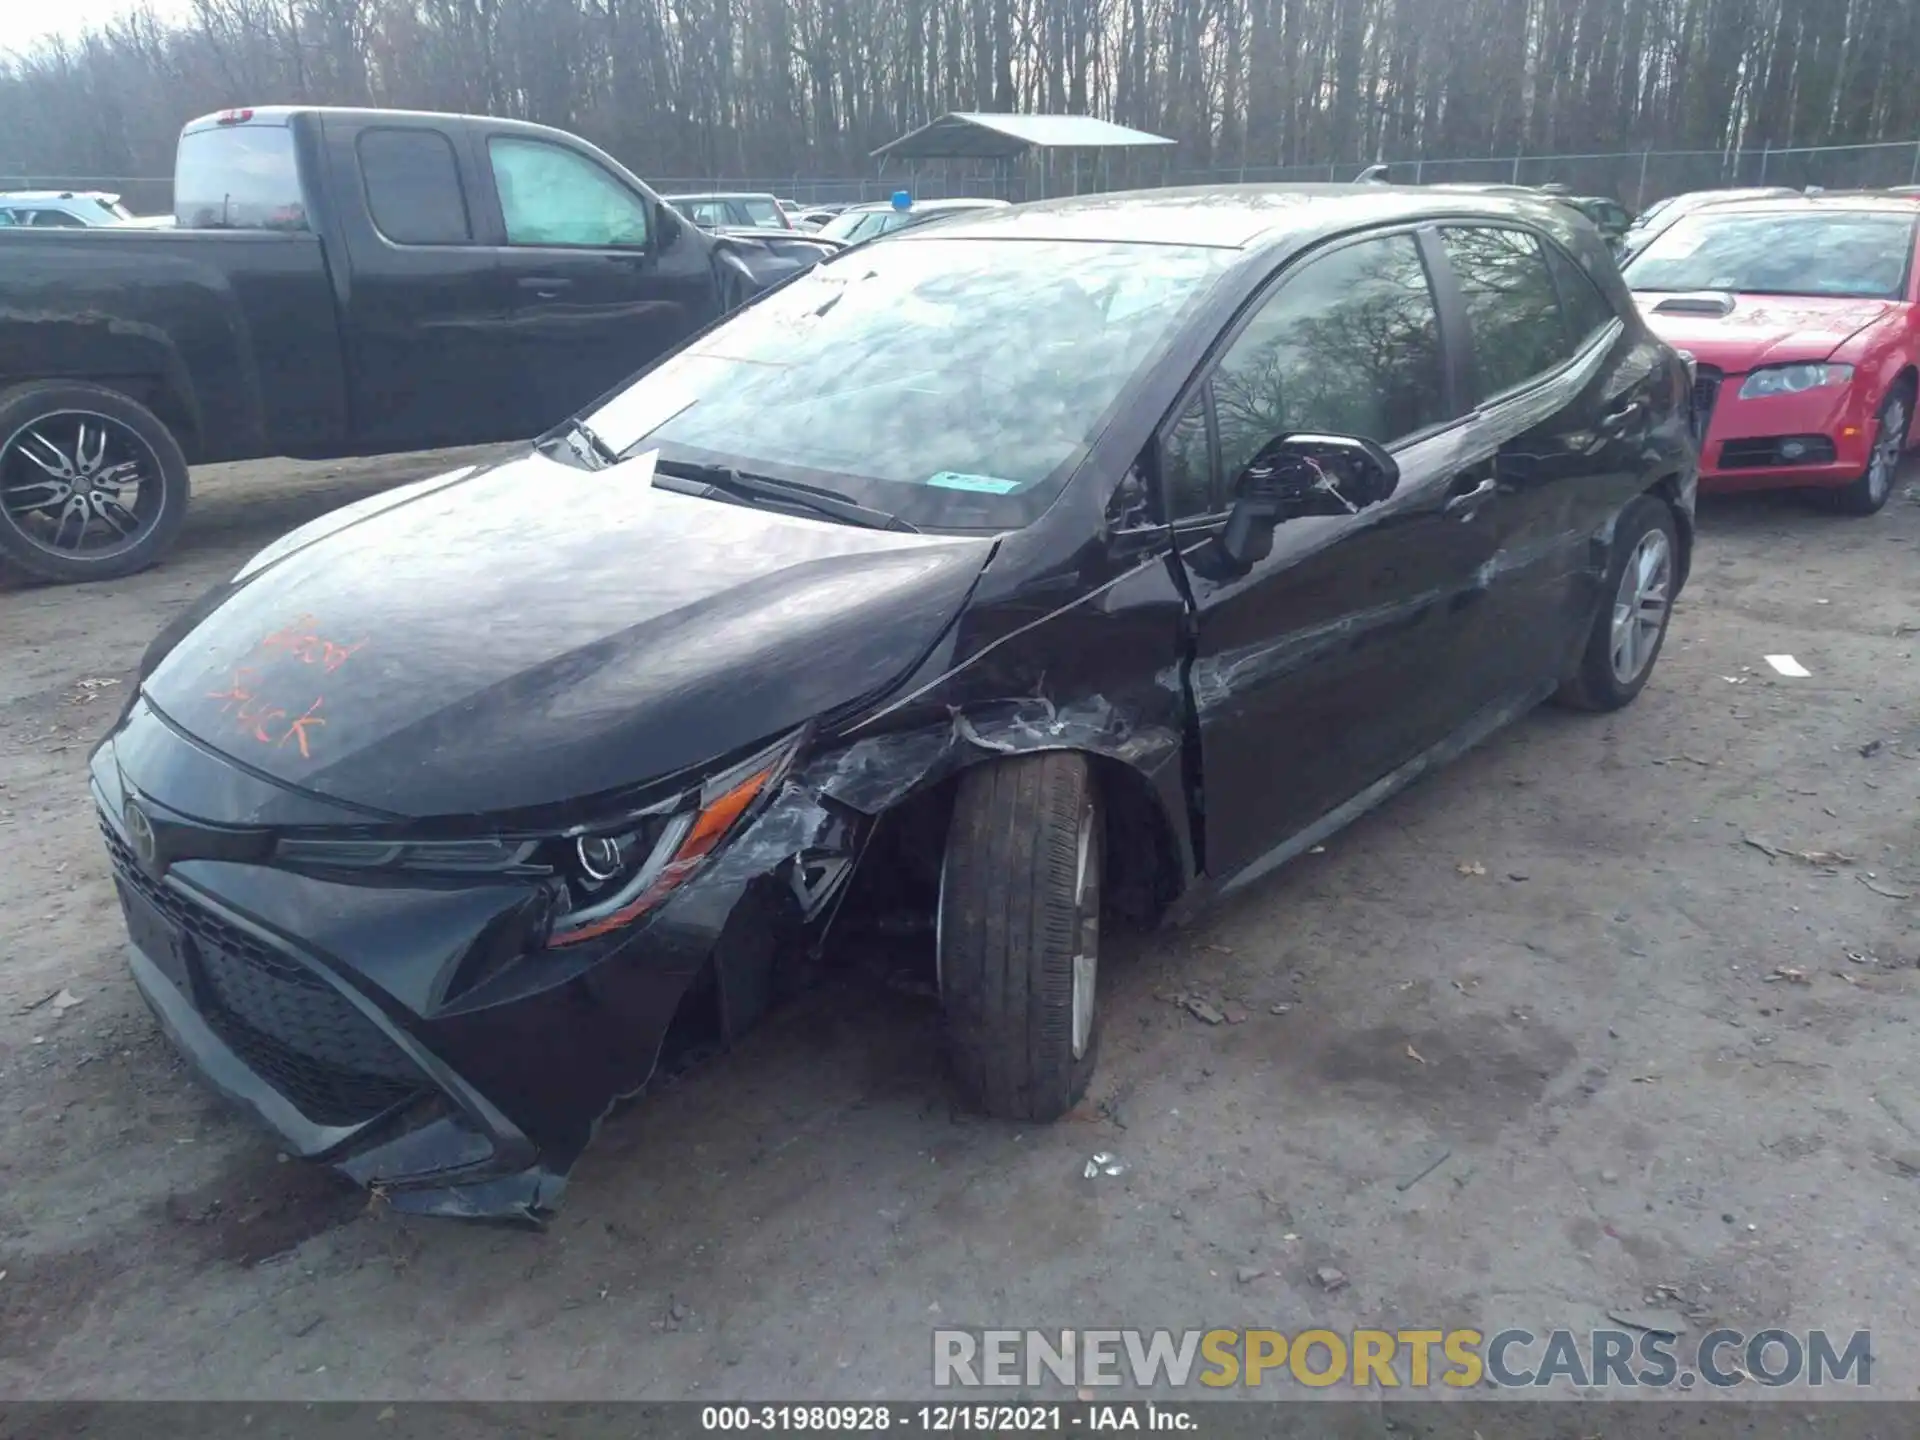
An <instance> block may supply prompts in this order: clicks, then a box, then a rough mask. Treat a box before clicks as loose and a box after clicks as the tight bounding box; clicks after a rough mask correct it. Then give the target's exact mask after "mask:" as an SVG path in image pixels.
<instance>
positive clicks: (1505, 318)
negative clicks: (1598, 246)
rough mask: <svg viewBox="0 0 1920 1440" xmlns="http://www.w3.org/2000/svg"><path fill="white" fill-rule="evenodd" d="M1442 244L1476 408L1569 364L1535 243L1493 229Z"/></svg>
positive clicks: (1449, 235)
mask: <svg viewBox="0 0 1920 1440" xmlns="http://www.w3.org/2000/svg"><path fill="white" fill-rule="evenodd" d="M1440 236H1441V239H1442V240H1443V241H1444V242H1445V243H1446V247H1447V259H1448V260H1450V261H1451V262H1452V264H1453V273H1454V275H1455V277H1456V278H1457V279H1458V281H1459V283H1460V293H1461V296H1462V298H1463V299H1464V300H1465V301H1466V306H1467V326H1468V329H1469V331H1470V332H1471V334H1472V338H1473V372H1474V374H1473V378H1474V386H1473V398H1474V399H1475V400H1477V401H1478V400H1485V399H1487V398H1489V397H1490V396H1494V395H1498V394H1500V393H1501V392H1503V391H1506V390H1512V389H1514V388H1515V387H1516V386H1520V385H1524V384H1526V383H1527V382H1529V381H1531V380H1535V379H1538V378H1539V377H1540V376H1541V375H1543V374H1545V373H1546V372H1547V371H1549V370H1552V369H1554V368H1555V367H1557V366H1559V365H1561V364H1563V363H1564V362H1565V361H1567V360H1568V359H1570V358H1571V357H1572V355H1573V352H1574V349H1575V346H1574V342H1573V340H1572V339H1571V338H1570V337H1569V335H1568V334H1567V327H1566V325H1565V324H1564V323H1563V322H1562V321H1561V318H1560V301H1559V296H1558V294H1557V293H1556V292H1555V290H1554V286H1553V273H1552V272H1551V271H1550V270H1548V269H1547V257H1546V253H1545V251H1544V250H1543V249H1542V248H1541V245H1540V241H1539V240H1538V239H1537V238H1535V237H1534V236H1533V235H1531V234H1529V233H1528V232H1526V231H1524V230H1505V229H1494V228H1492V227H1488V228H1486V229H1457V230H1455V229H1449V230H1442V231H1441V232H1440Z"/></svg>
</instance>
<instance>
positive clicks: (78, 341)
mask: <svg viewBox="0 0 1920 1440" xmlns="http://www.w3.org/2000/svg"><path fill="white" fill-rule="evenodd" d="M249 115H250V118H248V119H246V120H245V121H244V122H240V123H243V124H245V125H250V126H284V127H287V128H288V129H290V130H291V132H292V135H293V139H294V149H295V154H296V156H297V159H298V164H299V171H300V183H301V189H302V192H303V195H304V201H305V210H306V219H307V224H308V226H309V228H308V229H307V230H304V231H280V230H224V229H194V228H190V227H189V226H186V225H184V224H183V225H181V226H179V227H176V228H173V229H166V230H144V229H126V228H117V227H99V228H95V229H89V230H71V231H64V230H63V231H61V232H59V233H57V234H54V233H48V232H36V231H33V230H29V229H11V230H7V231H5V232H4V233H0V386H4V385H7V384H11V383H16V382H20V381H26V380H49V379H79V380H92V381H97V382H100V383H102V384H106V385H109V386H111V387H113V388H116V389H120V390H123V391H125V392H127V393H129V394H131V395H132V396H133V398H135V399H136V400H139V401H141V402H142V403H144V404H146V405H147V406H148V407H149V408H151V409H152V410H154V411H155V413H156V414H158V415H159V416H160V417H161V419H162V420H163V421H165V422H166V423H167V425H168V427H169V429H171V430H172V431H173V432H174V434H175V437H176V438H177V439H178V440H179V441H180V443H181V446H182V449H183V450H184V451H185V452H186V454H187V457H188V458H189V459H190V460H192V461H195V462H201V461H211V460H241V459H249V458H253V457H257V456H264V455H291V456H300V457H327V456H339V455H355V454H377V453H381V452H384V451H390V450H402V449H416V448H423V447H427V446H434V445H454V444H474V443H481V442H486V441H495V440H513V439H524V438H527V437H529V436H532V435H536V434H539V433H540V432H541V431H542V430H545V429H546V428H547V427H549V426H551V425H553V424H555V423H556V422H558V421H559V420H560V419H562V418H564V417H565V416H566V415H568V414H570V413H571V412H572V411H574V410H576V409H578V408H579V407H580V406H581V405H583V404H585V403H587V402H588V401H590V400H591V399H593V397H594V396H596V395H598V394H601V393H602V392H604V391H606V390H607V389H609V388H610V387H612V386H614V385H616V384H618V383H619V382H620V381H622V380H624V379H625V378H626V377H628V376H630V375H632V374H634V373H636V372H637V371H639V370H641V369H643V368H645V367H646V366H647V365H649V364H651V363H652V362H653V361H655V360H657V359H658V358H660V356H662V355H663V354H665V353H666V352H667V351H669V350H671V349H673V348H674V347H675V346H677V345H678V344H680V342H682V341H683V340H685V339H686V338H687V337H688V336H690V335H692V334H693V333H695V332H696V331H699V330H701V329H702V328H704V327H705V326H706V325H708V324H709V323H710V322H712V321H713V320H714V319H716V318H717V317H718V316H719V315H720V314H721V313H722V311H723V310H724V308H725V306H726V303H727V302H728V300H729V299H738V298H741V297H743V296H744V295H746V294H750V293H752V292H753V291H754V290H756V289H758V288H760V287H763V286H765V285H768V284H773V283H777V282H778V281H779V280H781V279H784V278H786V277H787V276H788V275H789V274H792V273H794V272H795V271H796V269H797V268H799V265H800V261H801V260H802V259H805V258H806V257H804V256H796V255H795V254H789V253H785V252H776V251H775V250H772V249H769V248H768V247H767V246H765V245H763V244H761V243H759V242H758V241H757V240H755V239H754V238H752V237H744V236H728V237H721V238H716V237H713V236H709V235H706V234H704V233H702V232H701V230H700V229H699V228H698V227H697V226H695V225H692V224H688V223H686V222H684V221H682V220H680V219H679V218H678V217H677V216H675V215H673V212H672V211H671V209H670V207H668V206H667V205H666V204H665V203H664V202H662V201H661V200H659V198H658V197H657V196H655V195H654V193H653V192H652V191H651V190H649V189H648V188H647V186H646V185H645V184H643V183H642V182H641V181H640V180H639V179H638V178H636V177H635V176H634V175H632V174H631V173H630V172H629V171H627V170H626V169H625V168H624V167H622V166H621V165H620V164H619V162H618V161H615V160H613V159H612V158H611V157H609V156H607V155H605V154H603V153H602V152H600V151H598V150H596V149H595V148H594V147H593V146H591V145H589V144H587V143H586V142H585V141H583V140H580V139H578V138H577V137H575V136H572V135H569V134H566V133H565V132H563V131H559V130H553V129H549V128H547V127H545V126H540V125H532V124H528V123H526V122H523V121H515V120H496V119H490V118H485V117H480V116H463V115H442V114H431V113H422V112H413V111H386V110H342V109H325V108H309V107H286V108H274V109H264V108H263V109H259V110H255V111H252V112H249ZM220 123H222V122H220V121H219V120H217V119H216V118H215V117H211V116H210V117H207V118H206V119H204V120H197V121H194V122H192V123H190V124H189V125H188V126H187V127H186V130H185V131H184V132H183V133H184V134H191V133H194V132H196V131H198V130H203V129H206V128H210V127H215V126H218V125H219V124H220ZM395 129H399V130H428V131H433V132H436V133H438V134H441V135H443V136H445V137H446V138H447V140H448V141H449V143H450V145H451V148H452V150H453V153H454V156H455V159H456V161H457V163H458V165H459V176H460V183H461V186H462V189H463V191H464V195H465V200H466V205H467V209H468V222H469V224H470V227H471V237H472V238H471V241H470V243H462V244H404V245H403V244H395V243H393V242H391V241H390V240H388V239H387V238H385V237H384V236H383V235H382V234H381V233H380V232H379V230H378V228H377V227H376V225H375V224H374V221H373V217H372V213H371V211H370V209H369V203H368V200H367V193H366V187H365V185H364V183H363V178H362V170H361V161H360V153H359V150H358V148H357V142H358V140H359V138H360V137H361V136H362V135H364V134H367V133H369V132H372V131H385V130H395ZM495 136H507V137H521V138H528V139H537V140H540V141H544V142H546V143H549V144H552V145H557V146H560V147H562V148H564V149H567V150H569V151H571V152H573V153H575V154H577V155H580V156H583V157H585V158H586V159H588V160H590V161H592V162H593V163H594V164H596V165H599V166H601V167H602V168H603V169H604V170H605V171H606V172H608V173H609V174H610V175H612V176H613V177H615V179H616V180H617V181H618V182H619V183H620V184H622V185H624V186H626V187H627V188H628V189H630V190H631V191H632V193H633V194H635V195H636V196H638V197H640V199H641V200H642V202H643V203H644V204H645V205H646V207H647V209H648V212H649V214H650V216H651V217H652V224H651V226H650V233H649V243H648V245H647V246H646V247H645V248H644V249H619V248H593V247H564V246H529V245H510V244H508V243H507V236H506V229H505V221H504V220H503V218H502V215H501V210H500V200H499V192H498V189H497V187H496V184H495V181H494V177H493V171H492V168H491V166H490V165H489V164H488V161H487V151H486V144H487V141H488V139H489V138H491V137H495Z"/></svg>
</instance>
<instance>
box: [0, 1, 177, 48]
mask: <svg viewBox="0 0 1920 1440" xmlns="http://www.w3.org/2000/svg"><path fill="white" fill-rule="evenodd" d="M139 3H141V0H0V50H12V51H19V50H28V49H31V48H32V47H33V43H34V42H35V41H36V40H41V39H45V38H46V37H47V36H49V35H78V34H79V33H80V32H81V31H82V30H84V29H86V28H87V27H88V26H89V25H104V24H105V23H106V22H107V21H109V20H111V19H113V18H114V16H116V15H120V14H124V13H125V12H126V11H128V10H131V9H133V8H134V7H135V6H136V5H137V4H139ZM145 3H146V4H147V5H148V6H149V7H150V8H151V9H152V10H153V11H154V12H155V13H156V14H158V15H160V16H161V17H163V18H178V17H179V16H181V15H184V14H185V13H186V12H187V10H188V9H189V8H190V0H145Z"/></svg>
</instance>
